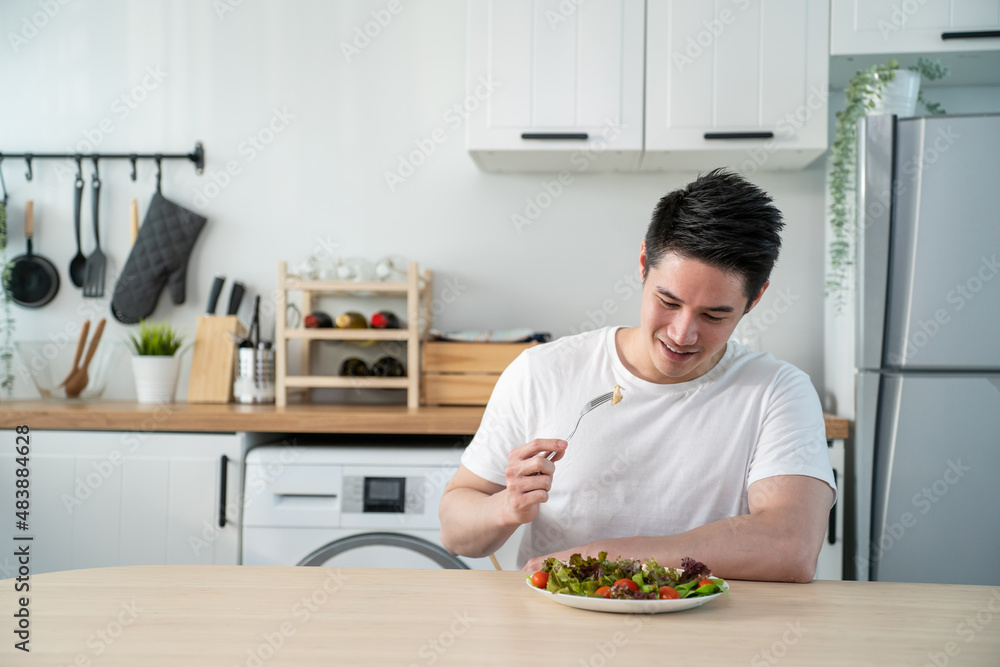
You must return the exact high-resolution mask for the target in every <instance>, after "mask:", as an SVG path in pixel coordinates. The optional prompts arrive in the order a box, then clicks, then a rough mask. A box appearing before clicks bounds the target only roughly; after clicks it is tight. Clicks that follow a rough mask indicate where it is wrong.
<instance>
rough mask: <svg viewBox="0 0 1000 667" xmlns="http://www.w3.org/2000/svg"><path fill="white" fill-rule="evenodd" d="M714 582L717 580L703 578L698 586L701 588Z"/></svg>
mask: <svg viewBox="0 0 1000 667" xmlns="http://www.w3.org/2000/svg"><path fill="white" fill-rule="evenodd" d="M714 583H715V582H714V581H712V580H711V579H702V580H701V581H699V582H698V587H699V588H701V587H702V586H710V585H712V584H714Z"/></svg>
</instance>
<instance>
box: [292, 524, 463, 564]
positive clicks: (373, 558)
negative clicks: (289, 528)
mask: <svg viewBox="0 0 1000 667" xmlns="http://www.w3.org/2000/svg"><path fill="white" fill-rule="evenodd" d="M298 564H299V565H310V566H317V565H329V566H336V567H394V568H416V569H433V568H439V567H440V568H445V569H449V570H468V569H469V566H468V565H466V564H465V563H463V562H462V561H461V560H459V559H458V558H457V557H455V556H452V555H451V554H450V553H448V552H447V551H445V550H444V548H443V547H441V546H440V545H437V544H434V543H433V542H429V541H427V540H425V539H423V538H420V537H416V536H414V535H403V534H400V533H359V534H357V535H351V536H349V537H344V538H341V539H339V540H335V541H333V542H330V543H329V544H326V545H324V546H322V547H320V548H319V549H316V550H315V551H313V552H312V553H311V554H309V555H308V556H306V557H305V558H303V559H302V560H301V561H300V562H299V563H298Z"/></svg>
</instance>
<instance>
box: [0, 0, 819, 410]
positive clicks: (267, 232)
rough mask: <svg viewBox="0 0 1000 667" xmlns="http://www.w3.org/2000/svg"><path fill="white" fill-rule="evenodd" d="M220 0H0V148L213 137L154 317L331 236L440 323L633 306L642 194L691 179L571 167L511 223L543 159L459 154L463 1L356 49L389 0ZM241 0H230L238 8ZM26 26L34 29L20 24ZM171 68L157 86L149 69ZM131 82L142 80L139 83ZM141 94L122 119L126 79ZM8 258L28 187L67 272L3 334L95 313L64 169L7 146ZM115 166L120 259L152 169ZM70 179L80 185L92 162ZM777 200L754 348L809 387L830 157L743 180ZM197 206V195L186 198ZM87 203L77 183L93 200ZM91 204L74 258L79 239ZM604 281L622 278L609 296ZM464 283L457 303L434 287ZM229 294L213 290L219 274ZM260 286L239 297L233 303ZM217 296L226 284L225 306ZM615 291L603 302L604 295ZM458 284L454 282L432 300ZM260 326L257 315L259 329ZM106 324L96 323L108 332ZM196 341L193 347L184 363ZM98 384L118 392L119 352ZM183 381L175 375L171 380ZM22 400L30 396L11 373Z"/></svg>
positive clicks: (597, 316) (193, 305) (38, 333)
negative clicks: (778, 231)
mask: <svg viewBox="0 0 1000 667" xmlns="http://www.w3.org/2000/svg"><path fill="white" fill-rule="evenodd" d="M226 2H227V0H217V1H216V2H215V3H213V2H210V1H209V0H199V1H195V0H170V1H169V2H168V1H167V0H99V1H98V0H91V1H90V2H82V1H81V0H75V1H70V2H67V3H66V4H65V6H63V5H59V11H58V13H57V14H55V15H54V16H53V17H51V18H50V19H48V20H47V23H46V25H44V27H42V28H41V29H39V30H37V31H36V32H37V34H36V35H33V36H31V37H30V39H27V40H26V41H24V42H21V43H18V44H12V43H11V41H10V37H9V34H10V33H11V32H14V33H21V32H22V31H23V30H24V25H25V24H24V21H25V20H28V21H30V20H31V17H32V15H34V14H36V13H37V12H39V11H40V9H39V3H38V2H37V1H36V0H7V1H5V2H3V3H2V4H0V28H2V29H0V34H2V35H3V37H4V44H2V45H0V81H2V83H3V86H4V90H5V93H6V94H5V95H4V96H3V103H2V104H0V150H4V151H7V152H15V151H22V150H34V151H37V152H44V151H74V150H77V149H82V150H84V151H88V150H90V149H91V146H89V145H88V144H87V143H86V138H87V137H88V136H90V137H92V138H95V139H96V138H97V135H96V134H95V132H100V127H101V124H102V121H103V122H104V127H105V128H107V127H109V124H110V126H111V127H113V131H112V132H110V133H108V134H107V135H106V136H103V137H101V138H100V139H99V140H97V141H93V142H92V143H94V144H95V146H94V147H95V148H96V150H99V151H105V152H108V151H124V152H129V151H172V152H186V151H189V150H191V149H192V148H193V146H194V142H195V141H196V140H201V141H203V142H204V144H205V151H206V155H207V167H206V174H205V175H204V176H201V177H199V176H197V175H195V173H194V169H193V168H192V166H191V165H190V164H188V163H182V162H171V163H168V164H167V165H166V168H165V174H164V181H163V191H164V194H165V195H166V196H167V197H168V198H171V199H173V200H175V201H177V202H178V203H181V204H184V205H187V206H190V207H192V208H194V209H195V210H200V211H203V212H204V214H205V215H207V216H208V217H209V222H208V225H207V226H206V228H205V230H204V232H203V233H202V236H201V238H200V239H199V241H198V243H197V245H196V247H195V250H194V253H193V255H192V257H191V263H190V266H189V269H188V300H187V302H186V303H185V304H184V305H183V306H181V307H175V306H173V305H172V304H171V303H170V302H169V298H168V296H167V295H166V294H163V295H162V296H161V299H160V302H159V305H158V307H157V309H156V311H155V313H154V314H153V316H152V317H153V318H154V319H169V320H170V321H171V322H172V323H174V324H176V325H179V326H180V327H181V328H182V329H183V330H185V331H186V332H187V333H188V334H189V335H192V334H193V333H194V325H195V320H196V318H197V316H198V315H199V314H200V313H201V312H202V311H203V310H204V307H205V302H206V299H207V294H208V288H209V285H210V283H211V280H212V276H213V275H214V274H215V273H222V274H225V275H226V276H227V277H228V278H230V279H233V278H237V279H240V280H243V281H244V282H246V283H247V284H248V286H249V287H250V288H251V290H252V291H254V292H260V293H263V294H264V295H267V296H268V298H270V296H269V295H270V293H271V291H272V290H273V289H274V284H275V272H276V263H277V262H278V261H279V260H282V259H283V260H288V261H289V262H298V261H301V260H302V259H303V258H305V257H307V256H308V255H309V254H310V253H313V252H314V251H316V250H318V249H319V250H321V249H322V248H323V247H324V244H335V245H336V247H337V249H338V252H340V253H342V254H343V255H345V256H354V255H361V256H365V257H369V258H371V259H375V258H377V257H379V256H381V255H383V254H386V253H399V254H403V255H406V256H408V257H410V258H413V259H416V260H418V261H419V262H420V263H421V264H422V265H423V266H425V267H428V268H431V269H433V270H434V271H435V293H436V295H437V297H438V298H440V299H442V302H441V305H440V307H439V310H440V314H439V316H438V317H437V319H436V321H435V323H434V324H435V327H436V328H441V329H493V328H511V327H530V328H532V329H535V330H538V331H550V332H552V333H553V334H555V335H557V336H559V335H565V334H569V333H571V332H574V331H579V330H581V328H586V327H589V326H593V325H595V324H602V323H603V321H604V319H605V318H607V321H609V322H614V323H621V324H636V323H637V322H638V301H639V299H638V294H637V293H634V294H629V293H628V290H627V289H624V288H623V285H624V283H622V282H620V281H622V280H623V279H624V278H625V277H627V276H628V275H630V274H632V273H633V272H636V271H637V260H638V251H639V243H640V241H641V238H642V235H643V233H644V231H645V227H646V224H647V222H648V219H649V215H650V213H651V211H652V209H653V206H654V205H655V203H656V201H657V200H658V199H659V197H661V196H662V195H663V194H665V193H666V192H667V191H669V190H670V189H673V188H675V187H678V186H681V185H683V184H685V183H686V182H688V181H690V180H691V179H692V178H693V177H694V176H695V174H694V173H673V174H614V175H612V174H586V173H585V174H581V175H580V176H579V177H578V178H577V180H576V182H575V183H574V184H573V185H571V186H570V187H569V188H567V189H566V191H565V192H564V193H563V194H562V195H561V196H560V197H558V198H557V199H556V200H555V202H554V203H553V204H552V205H551V206H550V207H549V208H548V209H546V210H545V211H544V212H543V213H542V215H541V216H540V217H539V218H538V220H537V221H536V223H535V224H533V225H532V226H530V227H527V228H524V229H522V230H521V231H520V233H519V232H518V230H517V229H516V228H515V227H514V225H513V224H512V222H511V214H512V213H515V212H517V213H521V212H523V210H524V207H525V200H526V198H528V199H530V198H534V197H535V196H536V195H537V194H538V193H539V192H541V191H542V185H541V182H542V181H543V180H545V177H544V176H540V175H494V174H486V173H482V172H480V171H478V170H477V169H476V167H475V166H474V164H473V162H472V160H471V159H470V158H469V157H468V155H467V154H466V152H465V150H464V127H457V128H456V127H453V125H452V124H449V123H448V122H446V120H445V114H446V113H447V112H448V111H449V109H451V108H452V107H453V105H455V104H458V103H461V102H462V101H463V99H464V97H465V82H464V77H465V50H466V42H465V5H464V3H463V2H459V1H457V0H421V2H419V3H418V2H411V1H410V0H402V7H403V11H402V12H401V13H400V14H399V15H397V16H394V17H393V18H392V21H391V23H389V24H388V25H387V26H386V27H384V28H383V29H382V31H381V34H380V35H378V36H377V37H376V38H374V39H372V40H371V43H370V44H369V45H367V46H366V47H365V48H364V49H363V50H361V51H360V53H357V54H354V55H353V56H352V58H351V60H350V62H348V60H347V59H346V58H345V56H344V54H343V53H342V50H341V44H342V43H345V42H347V43H349V42H350V41H351V40H352V39H353V38H354V36H355V32H356V30H358V29H359V28H361V27H363V26H364V24H365V23H366V22H367V21H370V20H371V19H372V16H371V12H372V11H379V10H381V9H383V8H384V7H385V5H386V3H385V2H384V1H382V0H370V1H364V2H362V1H352V2H347V1H337V2H319V1H312V2H305V1H300V2H277V0H259V1H257V2H243V3H241V4H239V6H237V7H235V8H233V9H232V11H229V12H226V13H224V14H220V13H219V12H218V11H217V10H216V9H214V8H213V7H219V6H223V5H224V4H225V3H226ZM234 4H235V3H234ZM28 34H30V31H29V33H28ZM150 70H152V71H161V72H163V73H164V74H163V78H162V82H160V83H155V82H154V80H153V79H151V78H148V77H147V73H148V72H149V71H150ZM144 77H147V78H146V79H145V81H146V83H147V84H150V87H151V90H149V91H143V90H140V89H139V88H136V87H137V86H140V87H141V85H142V82H143V80H144ZM133 91H135V92H134V94H135V96H136V97H144V99H143V100H142V101H138V102H135V108H134V109H128V114H127V116H125V113H124V109H125V107H123V105H122V103H121V102H116V100H117V99H118V98H120V97H121V96H122V95H130V94H133ZM275 110H280V111H281V113H282V114H287V115H288V116H289V117H290V120H289V121H288V124H287V127H285V128H284V129H282V131H281V132H280V133H276V134H275V136H274V139H273V141H272V142H271V143H270V144H268V145H267V146H266V147H265V148H264V149H263V150H262V151H260V152H258V153H256V154H255V155H251V154H250V153H249V152H248V151H247V150H246V148H247V145H246V144H245V143H244V142H245V141H246V140H247V138H248V136H250V135H257V134H258V133H261V132H262V131H263V130H265V128H267V127H268V123H269V122H271V119H272V118H274V116H275V113H276V111H275ZM439 127H441V128H444V129H445V131H446V133H447V141H446V142H445V143H444V144H443V145H441V146H440V147H439V148H438V149H437V150H436V151H435V152H434V154H432V155H431V156H430V157H429V158H428V159H427V161H426V163H425V164H424V165H422V166H421V167H420V168H418V169H417V170H416V172H415V173H414V174H413V175H412V176H411V177H409V178H407V179H406V180H405V182H404V183H402V184H401V185H399V186H398V187H397V188H396V189H395V190H394V191H393V190H390V188H389V187H388V186H387V184H386V180H385V177H384V174H385V172H386V171H387V170H393V169H395V168H396V167H397V164H398V161H399V158H400V156H401V155H405V154H408V153H410V152H411V151H412V150H414V148H415V141H417V140H419V139H421V138H424V137H426V136H428V135H429V134H430V132H431V131H432V130H434V129H435V128H439ZM229 161H235V163H236V164H237V165H238V167H239V168H240V173H239V174H238V175H236V176H234V177H232V178H231V182H229V183H228V185H227V186H226V187H224V188H222V189H221V190H220V191H219V192H218V194H217V196H214V197H213V198H211V199H210V200H209V201H207V202H201V201H200V199H199V198H198V195H199V194H201V195H204V194H206V193H208V194H214V191H213V189H212V188H211V186H210V185H209V184H211V183H212V182H213V174H218V173H220V172H222V171H223V170H224V169H225V166H226V164H227V162H229ZM3 167H4V168H3V171H4V175H5V178H6V181H7V185H8V189H9V191H10V195H11V205H10V209H11V210H10V215H11V227H12V229H11V238H10V246H11V247H10V250H11V252H12V254H17V253H20V252H21V251H22V250H21V248H22V247H23V244H24V239H23V232H22V229H21V228H20V221H21V220H22V215H23V213H22V211H23V202H24V200H25V199H26V198H32V199H34V200H35V202H36V205H35V206H36V209H35V210H36V219H37V223H38V227H39V229H38V233H37V240H36V247H37V249H38V251H39V252H41V253H43V254H45V255H46V256H48V257H49V258H51V259H52V260H53V262H54V263H55V264H56V265H57V266H58V268H59V269H60V270H61V271H62V272H63V285H62V288H61V289H60V292H59V294H58V296H57V297H56V299H55V300H54V301H53V302H52V303H51V304H50V305H49V306H47V307H45V308H42V309H39V310H34V311H28V310H23V309H20V308H15V310H16V318H17V327H16V339H18V340H24V339H46V338H50V337H52V336H56V335H58V333H59V332H64V331H67V330H72V331H75V330H77V329H78V327H79V325H80V323H81V322H82V320H83V319H84V318H85V317H88V316H90V317H100V316H105V315H108V314H109V313H108V304H109V299H110V295H111V291H112V285H111V284H110V283H109V285H108V288H107V292H106V294H107V298H106V299H105V300H103V301H97V302H95V301H85V300H84V299H82V298H81V296H80V292H79V290H76V289H74V288H73V287H72V285H71V284H70V283H69V281H68V279H67V277H66V275H65V270H66V267H67V266H68V264H69V261H70V259H71V257H72V256H73V254H74V253H75V245H74V240H73V234H72V222H71V213H72V189H73V185H72V183H73V177H72V174H71V171H70V170H67V169H62V170H61V171H60V170H57V169H56V165H55V164H54V163H53V162H36V163H35V173H36V175H35V179H34V180H33V181H32V182H31V183H26V182H25V180H24V178H23V175H22V174H23V171H24V169H23V165H22V163H20V162H18V163H16V164H11V163H10V161H8V162H6V163H5V164H4V166H3ZM128 171H129V167H128V163H127V162H126V161H122V162H116V163H102V165H101V172H102V176H103V182H104V188H103V192H102V202H101V203H102V214H101V219H102V223H101V235H102V238H103V239H104V240H105V244H104V248H105V251H106V254H107V255H108V256H109V257H110V261H111V268H112V274H114V270H115V267H118V268H120V267H121V266H122V265H123V263H124V261H125V259H126V257H127V254H128V201H129V199H130V198H132V197H136V198H138V199H139V201H140V216H142V215H144V214H145V209H146V205H147V203H148V201H149V197H150V195H151V193H152V190H153V187H154V186H153V182H154V179H153V169H152V166H151V164H149V163H143V164H140V174H139V181H138V182H137V183H132V182H131V181H130V180H129V177H128ZM86 173H87V177H88V183H89V174H90V166H89V165H87V167H86ZM751 178H752V180H754V181H755V182H757V183H758V184H760V185H761V186H762V187H764V188H765V189H766V190H767V191H769V192H770V193H771V194H772V195H773V196H774V198H775V200H776V202H777V204H778V206H779V207H780V208H781V209H782V210H783V211H784V213H785V215H786V218H787V222H788V227H787V229H786V232H785V235H784V250H783V252H782V255H781V259H780V260H779V263H778V266H777V268H776V270H775V272H774V275H773V276H772V286H771V288H770V290H769V291H768V294H767V295H766V296H765V299H764V301H763V302H762V304H761V305H760V306H759V311H757V317H758V319H757V320H756V325H755V326H754V327H752V328H753V329H755V331H756V332H757V333H758V334H759V336H758V338H759V342H760V345H761V347H762V348H763V349H765V350H768V351H771V352H773V353H774V354H775V355H776V356H778V357H779V358H784V359H787V360H789V361H791V362H793V363H795V364H796V365H798V366H799V367H801V368H802V369H804V370H805V371H806V372H808V373H809V374H810V375H811V376H812V378H813V381H814V383H815V384H816V385H817V387H822V386H823V353H822V349H823V305H822V295H823V256H824V251H823V225H824V213H823V208H824V205H823V196H824V195H823V190H824V188H823V178H824V172H823V166H822V164H815V165H813V167H811V168H810V169H807V170H805V171H801V172H795V173H771V174H756V175H753V176H752V177H751ZM196 202H199V203H205V204H207V205H205V206H203V207H200V208H199V207H197V206H195V203H196ZM84 204H85V210H89V208H88V207H89V196H88V197H87V198H86V199H85V202H84ZM89 224H90V216H89V214H87V215H85V216H84V251H85V253H89V251H90V249H91V248H92V247H93V246H92V244H93V241H92V233H91V232H90V231H89ZM616 285H617V289H616ZM455 286H458V289H459V291H460V296H459V297H458V298H457V299H454V300H453V302H452V303H444V300H445V298H446V297H448V294H449V293H448V292H446V291H445V290H447V289H449V287H450V288H454V287H455ZM227 292H228V286H227ZM251 297H252V294H251V295H250V297H248V298H247V299H245V300H244V307H243V308H242V310H241V314H242V315H243V317H244V319H248V318H249V305H250V301H251ZM225 298H226V296H225V295H224V297H223V299H225ZM609 299H610V300H611V302H612V303H611V305H612V308H610V309H609V310H615V311H616V312H614V313H613V314H610V315H608V314H607V313H606V312H604V306H605V302H606V300H609ZM447 300H451V299H447ZM269 330H270V324H269V322H266V323H265V326H264V331H265V332H266V331H269ZM125 331H126V328H125V327H123V326H121V325H119V324H118V323H117V322H114V321H113V320H112V321H110V322H109V329H108V332H107V335H110V336H112V337H114V338H121V337H123V336H124V332H125ZM189 358H190V357H188V359H189ZM119 370H120V376H121V377H119V378H117V380H116V382H115V383H114V385H113V386H112V388H111V390H110V391H109V394H108V396H109V397H113V398H129V397H132V396H134V393H133V389H132V385H131V376H130V372H129V370H128V368H127V367H126V365H125V364H123V365H122V367H121V368H120V369H119ZM181 386H182V390H181V394H180V395H181V396H183V393H184V390H183V388H184V387H186V373H185V375H184V376H183V377H182V380H181ZM17 395H18V396H19V397H31V396H32V395H33V389H32V388H31V387H30V385H27V384H25V383H23V382H19V383H18V386H17Z"/></svg>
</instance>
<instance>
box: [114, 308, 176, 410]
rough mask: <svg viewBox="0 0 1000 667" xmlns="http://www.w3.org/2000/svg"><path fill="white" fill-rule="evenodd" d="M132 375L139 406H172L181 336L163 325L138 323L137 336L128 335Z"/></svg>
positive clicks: (162, 323)
mask: <svg viewBox="0 0 1000 667" xmlns="http://www.w3.org/2000/svg"><path fill="white" fill-rule="evenodd" d="M128 337H129V340H128V343H129V347H131V348H132V353H133V354H134V355H135V356H133V357H132V374H133V375H134V376H135V391H136V395H137V396H138V400H139V402H140V403H173V402H174V393H175V392H176V391H177V377H178V375H180V367H181V363H180V362H181V355H180V354H179V353H178V350H180V349H181V347H182V346H183V345H184V337H183V336H181V334H180V333H179V332H178V331H177V330H176V329H174V328H173V327H172V326H170V325H169V324H167V323H166V322H161V323H154V322H146V321H142V322H140V323H139V335H138V336H135V335H133V334H131V333H130V334H129V335H128Z"/></svg>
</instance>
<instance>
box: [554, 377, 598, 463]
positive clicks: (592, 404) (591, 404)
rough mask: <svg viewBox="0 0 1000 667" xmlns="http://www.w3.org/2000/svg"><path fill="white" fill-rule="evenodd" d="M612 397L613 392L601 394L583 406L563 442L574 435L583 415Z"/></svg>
mask: <svg viewBox="0 0 1000 667" xmlns="http://www.w3.org/2000/svg"><path fill="white" fill-rule="evenodd" d="M614 396H615V392H614V391H609V392H608V393H606V394H601V395H600V396H598V397H597V398H595V399H593V400H591V401H590V402H588V403H587V404H586V405H584V406H583V409H582V410H580V416H579V417H578V418H577V420H576V424H574V425H573V430H572V431H570V434H569V435H567V436H566V437H565V438H563V440H565V441H566V442H569V439H570V438H572V437H573V436H574V435H576V429H577V428H578V427H579V426H580V422H581V421H582V420H583V416H584V415H585V414H587V413H588V412H590V411H591V410H593V409H594V408H596V407H598V406H601V405H604V404H605V403H607V402H608V401H610V400H611V399H612V398H614ZM555 455H556V453H555V452H551V453H549V455H548V456H546V457H545V458H547V459H548V460H550V461H551V460H552V457H553V456H555Z"/></svg>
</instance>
